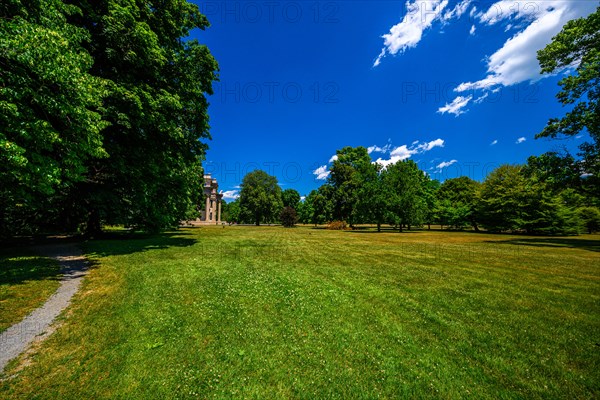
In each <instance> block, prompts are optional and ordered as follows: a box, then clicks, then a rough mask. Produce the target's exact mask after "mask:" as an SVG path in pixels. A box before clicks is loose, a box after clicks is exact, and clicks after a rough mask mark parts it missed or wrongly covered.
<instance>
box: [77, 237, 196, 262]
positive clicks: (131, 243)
mask: <svg viewBox="0 0 600 400" xmlns="http://www.w3.org/2000/svg"><path fill="white" fill-rule="evenodd" d="M186 236H193V235H192V234H191V233H187V232H165V233H157V234H144V233H121V232H113V233H107V234H104V235H102V236H101V237H99V238H97V239H93V240H88V241H87V242H85V243H84V244H83V248H84V249H85V250H86V253H88V254H90V255H96V256H99V257H107V256H116V255H126V254H133V253H139V252H144V251H151V250H161V249H168V248H170V247H189V246H192V245H194V244H196V243H197V240H196V239H195V238H191V237H186Z"/></svg>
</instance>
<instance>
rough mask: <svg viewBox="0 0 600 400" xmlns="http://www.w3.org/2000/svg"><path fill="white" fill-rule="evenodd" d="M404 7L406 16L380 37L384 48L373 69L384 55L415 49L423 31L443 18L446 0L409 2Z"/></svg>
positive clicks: (415, 0)
mask: <svg viewBox="0 0 600 400" xmlns="http://www.w3.org/2000/svg"><path fill="white" fill-rule="evenodd" d="M405 5H406V14H405V15H404V18H402V21H401V22H399V23H398V24H396V25H394V26H392V27H391V28H390V32H389V33H386V34H385V35H383V36H382V38H383V39H384V41H383V44H384V47H383V49H381V53H379V56H377V58H376V59H375V62H374V63H373V66H374V67H376V66H378V65H379V64H380V63H381V60H382V59H383V57H385V55H386V54H392V55H395V54H397V53H400V54H402V53H404V52H405V51H406V50H407V49H410V48H413V47H416V46H417V44H419V42H420V41H421V38H422V37H423V31H425V30H426V29H428V28H430V27H431V25H432V24H433V22H434V21H436V20H438V19H440V18H442V17H443V16H442V12H443V11H444V9H445V8H446V6H447V5H448V0H421V1H417V0H413V1H412V2H411V1H410V0H409V1H407V2H406V4H405Z"/></svg>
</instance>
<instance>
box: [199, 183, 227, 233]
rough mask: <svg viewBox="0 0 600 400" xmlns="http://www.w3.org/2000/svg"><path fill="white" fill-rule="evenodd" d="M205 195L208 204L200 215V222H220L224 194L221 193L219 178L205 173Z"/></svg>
mask: <svg viewBox="0 0 600 400" xmlns="http://www.w3.org/2000/svg"><path fill="white" fill-rule="evenodd" d="M204 196H205V197H206V205H205V207H204V211H202V214H201V216H200V222H201V223H202V224H203V225H212V224H220V223H221V205H222V201H223V195H222V194H221V193H219V184H218V183H217V180H216V179H213V178H212V177H211V176H210V175H204Z"/></svg>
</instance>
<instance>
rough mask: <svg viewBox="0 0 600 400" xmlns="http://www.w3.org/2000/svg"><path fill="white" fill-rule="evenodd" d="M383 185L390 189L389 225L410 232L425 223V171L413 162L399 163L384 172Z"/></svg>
mask: <svg viewBox="0 0 600 400" xmlns="http://www.w3.org/2000/svg"><path fill="white" fill-rule="evenodd" d="M382 174H383V178H382V179H383V184H384V185H385V186H386V187H387V188H389V193H390V198H389V211H390V213H389V216H390V220H389V223H390V224H391V225H393V226H397V227H398V228H399V229H400V231H402V227H403V226H404V225H406V227H407V228H408V229H409V230H410V229H411V227H412V226H413V225H420V224H422V223H423V221H424V219H425V214H426V203H425V197H424V191H425V188H424V179H423V171H421V170H420V169H419V167H418V166H417V164H416V163H415V162H414V161H412V160H405V161H398V162H397V163H395V164H392V165H388V166H387V168H386V169H385V170H384V171H383V173H382Z"/></svg>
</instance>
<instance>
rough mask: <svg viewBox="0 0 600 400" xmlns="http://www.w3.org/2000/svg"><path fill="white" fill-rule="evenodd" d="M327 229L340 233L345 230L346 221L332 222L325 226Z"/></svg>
mask: <svg viewBox="0 0 600 400" xmlns="http://www.w3.org/2000/svg"><path fill="white" fill-rule="evenodd" d="M327 229H331V230H333V231H342V230H344V229H346V221H332V222H330V223H328V224H327Z"/></svg>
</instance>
